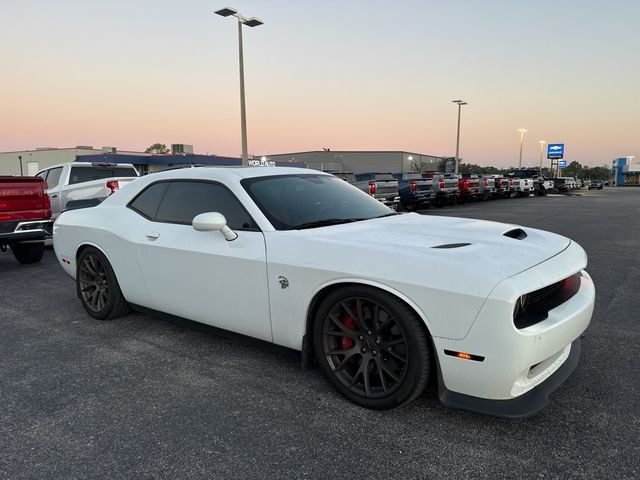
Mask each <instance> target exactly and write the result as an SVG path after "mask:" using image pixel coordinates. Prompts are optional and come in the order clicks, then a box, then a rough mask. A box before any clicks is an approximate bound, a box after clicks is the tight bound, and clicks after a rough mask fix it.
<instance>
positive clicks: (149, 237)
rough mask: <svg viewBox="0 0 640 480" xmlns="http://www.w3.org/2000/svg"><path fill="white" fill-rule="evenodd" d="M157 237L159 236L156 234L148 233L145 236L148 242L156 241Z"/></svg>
mask: <svg viewBox="0 0 640 480" xmlns="http://www.w3.org/2000/svg"><path fill="white" fill-rule="evenodd" d="M159 236H160V234H159V233H158V232H149V233H147V234H146V237H147V238H148V239H149V240H157V239H158V237H159Z"/></svg>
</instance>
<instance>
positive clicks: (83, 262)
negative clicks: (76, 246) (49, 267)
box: [76, 247, 129, 320]
mask: <svg viewBox="0 0 640 480" xmlns="http://www.w3.org/2000/svg"><path fill="white" fill-rule="evenodd" d="M76 286H77V287H76V288H77V292H78V297H80V301H81V302H82V306H83V307H84V309H85V310H86V311H87V312H88V313H89V315H91V316H92V317H94V318H97V319H98V320H109V319H113V318H117V317H121V316H123V315H125V314H126V313H128V311H129V305H128V303H127V301H126V300H125V298H124V296H123V295H122V292H121V291H120V286H119V285H118V281H117V279H116V276H115V274H114V273H113V269H112V268H111V265H110V264H109V261H108V260H107V258H106V257H105V256H104V254H103V253H102V252H100V251H99V250H98V249H96V248H94V247H88V248H86V249H84V250H83V251H82V253H81V254H80V256H79V258H78V261H77V270H76Z"/></svg>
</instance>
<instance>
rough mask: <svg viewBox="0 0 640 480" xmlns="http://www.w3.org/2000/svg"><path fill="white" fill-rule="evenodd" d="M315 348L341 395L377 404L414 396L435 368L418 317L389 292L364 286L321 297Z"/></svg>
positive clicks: (398, 402) (385, 405)
mask: <svg viewBox="0 0 640 480" xmlns="http://www.w3.org/2000/svg"><path fill="white" fill-rule="evenodd" d="M314 350H315V354H316V357H317V359H318V363H319V364H320V368H321V370H322V371H323V373H324V374H325V376H326V377H327V378H328V380H329V382H330V383H331V384H332V385H333V386H334V387H335V388H336V389H337V390H338V391H339V392H340V393H341V394H342V395H343V396H345V397H346V398H348V399H349V400H351V401H352V402H354V403H356V404H358V405H361V406H363V407H366V408H372V409H378V410H383V409H389V408H394V407H397V406H399V405H402V404H405V403H407V402H410V401H412V400H414V399H415V398H416V397H418V396H419V395H420V394H421V393H422V391H423V390H424V388H425V386H426V385H427V381H428V380H429V377H430V375H431V372H432V369H433V360H432V358H433V353H432V349H431V344H430V340H429V338H428V334H427V332H426V329H425V328H424V324H423V323H422V320H421V319H420V318H419V317H418V316H417V315H416V313H415V312H414V311H413V310H411V309H410V308H409V307H408V306H407V305H405V304H404V303H402V302H401V301H400V300H398V299H397V298H395V297H393V296H392V295H390V294H388V293H386V292H382V291H379V290H377V289H373V288H370V287H364V286H362V287H360V286H350V287H345V288H343V289H341V290H337V291H334V292H333V293H331V294H329V295H328V296H327V298H325V300H324V301H323V302H322V304H321V305H320V307H319V309H318V312H317V314H316V317H315V324H314Z"/></svg>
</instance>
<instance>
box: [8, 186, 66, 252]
mask: <svg viewBox="0 0 640 480" xmlns="http://www.w3.org/2000/svg"><path fill="white" fill-rule="evenodd" d="M46 190H47V182H45V181H44V180H43V179H42V178H40V177H7V176H4V177H3V176H0V251H3V252H6V251H7V247H9V248H10V249H11V251H12V252H13V255H14V257H16V260H18V261H19V262H20V263H35V262H39V261H40V259H41V258H42V255H43V254H44V240H45V238H47V237H49V236H50V235H51V232H52V229H53V222H52V221H51V202H50V200H49V196H48V195H47V193H46Z"/></svg>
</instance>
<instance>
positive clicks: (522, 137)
mask: <svg viewBox="0 0 640 480" xmlns="http://www.w3.org/2000/svg"><path fill="white" fill-rule="evenodd" d="M518 132H520V157H518V168H522V142H523V140H524V134H525V133H527V129H526V128H519V129H518Z"/></svg>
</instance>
